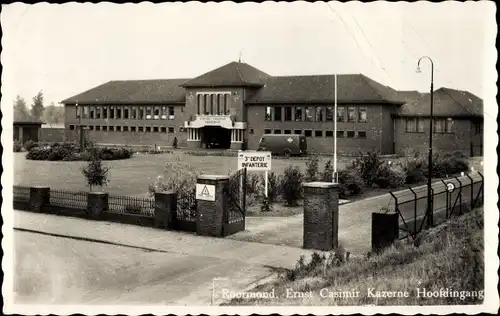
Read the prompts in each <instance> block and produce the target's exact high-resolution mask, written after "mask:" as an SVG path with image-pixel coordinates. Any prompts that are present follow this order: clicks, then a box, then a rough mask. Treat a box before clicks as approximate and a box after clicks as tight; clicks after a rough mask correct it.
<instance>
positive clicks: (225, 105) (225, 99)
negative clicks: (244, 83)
mask: <svg viewBox="0 0 500 316" xmlns="http://www.w3.org/2000/svg"><path fill="white" fill-rule="evenodd" d="M228 99H229V95H228V94H224V97H223V101H224V102H223V105H224V114H225V115H228V114H229V111H228V109H227V101H228Z"/></svg>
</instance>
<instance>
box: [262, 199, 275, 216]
mask: <svg viewBox="0 0 500 316" xmlns="http://www.w3.org/2000/svg"><path fill="white" fill-rule="evenodd" d="M260 211H261V212H262V213H266V212H272V211H273V205H272V204H271V201H269V197H268V198H267V199H266V198H265V197H264V198H263V199H262V200H261V203H260Z"/></svg>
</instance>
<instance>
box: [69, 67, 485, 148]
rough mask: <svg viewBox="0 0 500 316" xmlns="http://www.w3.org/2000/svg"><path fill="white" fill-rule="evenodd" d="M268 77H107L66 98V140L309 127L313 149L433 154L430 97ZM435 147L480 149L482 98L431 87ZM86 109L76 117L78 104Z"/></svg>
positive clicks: (141, 139) (232, 70)
mask: <svg viewBox="0 0 500 316" xmlns="http://www.w3.org/2000/svg"><path fill="white" fill-rule="evenodd" d="M337 81H338V83H337V86H338V95H337V98H338V99H337V104H338V110H337V113H334V100H335V85H334V75H311V76H271V75H269V74H267V73H265V72H263V71H261V70H259V69H256V68H254V67H252V66H250V65H248V64H246V63H240V62H231V63H229V64H227V65H225V66H222V67H220V68H217V69H215V70H213V71H210V72H208V73H205V74H203V75H201V76H199V77H197V78H194V79H164V80H127V81H110V82H108V83H105V84H102V85H100V86H98V87H95V88H93V89H90V90H88V91H85V92H83V93H80V94H78V95H75V96H73V97H71V98H68V99H66V100H64V101H62V102H61V103H63V104H64V106H65V131H64V134H65V138H66V139H77V130H78V125H79V124H80V123H81V124H82V125H83V126H84V127H85V133H86V135H87V137H89V138H90V139H92V140H93V141H94V142H97V143H101V144H122V145H157V146H172V145H173V142H174V138H177V141H178V146H179V147H187V148H205V147H206V146H207V144H212V146H214V147H219V148H226V149H235V150H236V149H245V148H247V149H257V147H258V143H259V140H260V138H261V136H262V135H263V134H264V133H273V134H303V135H305V136H306V138H307V141H308V150H309V151H310V152H321V153H331V152H332V151H333V133H334V121H333V120H334V119H336V120H337V122H338V123H337V144H338V152H339V153H340V154H342V153H345V154H352V153H357V152H358V150H361V151H368V150H372V149H376V150H378V151H380V152H381V153H382V154H396V153H398V154H401V153H406V152H407V150H408V149H413V150H418V151H421V152H426V151H427V141H428V138H429V137H428V135H429V134H428V129H429V112H430V111H429V109H430V105H429V94H428V93H427V94H425V93H419V92H416V91H396V90H394V89H392V88H390V87H387V86H384V85H382V84H380V83H378V82H376V81H374V80H372V79H370V78H368V77H366V76H364V75H362V74H342V75H338V77H337ZM434 100H435V103H434V115H435V123H434V124H435V126H434V132H435V135H434V137H435V140H434V146H435V150H436V151H438V152H439V151H455V150H462V151H463V152H464V153H465V154H467V155H482V144H483V137H482V136H483V135H482V134H483V132H482V131H483V127H482V126H483V102H482V100H481V99H480V98H478V97H476V96H474V95H473V94H471V93H469V92H466V91H458V90H453V89H449V88H441V89H438V90H436V91H435V93H434ZM77 104H78V107H79V108H80V111H81V117H80V119H78V118H77V113H76V106H75V105H77Z"/></svg>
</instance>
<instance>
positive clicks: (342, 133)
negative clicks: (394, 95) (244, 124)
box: [250, 129, 366, 138]
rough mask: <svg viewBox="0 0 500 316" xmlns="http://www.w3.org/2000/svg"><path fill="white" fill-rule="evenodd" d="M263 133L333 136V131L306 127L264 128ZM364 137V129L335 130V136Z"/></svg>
mask: <svg viewBox="0 0 500 316" xmlns="http://www.w3.org/2000/svg"><path fill="white" fill-rule="evenodd" d="M250 134H253V133H252V130H250ZM264 134H278V135H279V134H285V135H291V134H295V135H304V136H305V137H313V135H314V137H323V135H324V137H333V131H322V130H314V131H313V130H310V129H306V130H304V131H302V130H301V129H296V130H294V131H293V133H292V130H289V129H285V130H283V131H282V130H280V129H275V130H274V131H272V130H270V129H265V130H264ZM344 137H346V138H366V132H365V131H357V132H355V131H337V138H344Z"/></svg>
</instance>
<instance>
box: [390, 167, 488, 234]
mask: <svg viewBox="0 0 500 316" xmlns="http://www.w3.org/2000/svg"><path fill="white" fill-rule="evenodd" d="M389 193H390V194H391V196H392V199H391V202H392V200H393V201H394V209H393V211H394V212H396V213H397V214H398V215H399V223H400V224H399V229H400V238H407V237H410V236H411V237H412V238H415V237H416V236H417V234H418V233H419V232H421V231H422V230H423V229H425V228H426V225H427V218H428V216H429V214H428V212H427V186H421V187H418V188H408V190H403V191H399V192H389ZM483 199H484V178H483V175H482V174H481V173H480V172H475V173H472V174H466V175H465V176H463V177H460V178H458V177H454V178H450V179H447V180H441V183H439V182H437V183H434V184H432V186H431V209H432V214H433V218H432V219H433V223H432V225H433V226H435V225H439V224H441V223H442V222H444V221H446V220H448V219H449V218H451V217H452V216H458V215H462V214H464V213H467V212H469V211H471V210H472V209H474V208H475V207H477V206H480V205H482V204H483ZM389 210H390V209H388V211H389Z"/></svg>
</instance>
